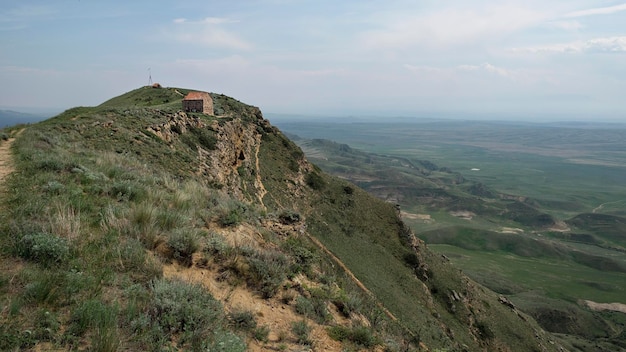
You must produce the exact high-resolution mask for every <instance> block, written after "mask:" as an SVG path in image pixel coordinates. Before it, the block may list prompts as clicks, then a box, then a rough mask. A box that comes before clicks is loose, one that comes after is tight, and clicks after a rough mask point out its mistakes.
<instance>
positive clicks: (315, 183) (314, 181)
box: [305, 172, 326, 190]
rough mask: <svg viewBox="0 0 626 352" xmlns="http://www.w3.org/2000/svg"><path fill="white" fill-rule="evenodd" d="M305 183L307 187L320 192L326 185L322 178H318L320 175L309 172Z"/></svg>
mask: <svg viewBox="0 0 626 352" xmlns="http://www.w3.org/2000/svg"><path fill="white" fill-rule="evenodd" d="M305 182H306V184H307V185H309V187H311V188H313V189H314V190H321V189H322V188H324V186H325V185H326V181H324V178H322V176H320V174H318V173H317V172H311V173H309V174H307V175H306V178H305Z"/></svg>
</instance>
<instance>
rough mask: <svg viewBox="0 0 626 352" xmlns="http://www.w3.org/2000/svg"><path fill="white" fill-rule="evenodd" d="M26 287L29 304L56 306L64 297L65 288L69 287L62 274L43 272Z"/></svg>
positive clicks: (26, 297) (25, 295) (38, 273)
mask: <svg viewBox="0 0 626 352" xmlns="http://www.w3.org/2000/svg"><path fill="white" fill-rule="evenodd" d="M35 275H36V276H34V277H33V278H32V281H31V282H30V283H29V284H28V285H26V287H25V290H24V296H23V297H24V298H25V299H26V300H27V301H29V302H36V303H44V304H49V305H54V304H55V303H57V301H58V300H59V299H60V298H61V297H62V295H63V292H62V291H63V290H62V289H63V286H66V285H67V282H66V281H67V280H66V277H65V275H63V273H61V272H50V271H41V272H36V273H35Z"/></svg>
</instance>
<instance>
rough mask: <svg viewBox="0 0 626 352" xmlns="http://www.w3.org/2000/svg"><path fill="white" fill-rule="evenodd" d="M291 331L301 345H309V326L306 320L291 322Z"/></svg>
mask: <svg viewBox="0 0 626 352" xmlns="http://www.w3.org/2000/svg"><path fill="white" fill-rule="evenodd" d="M291 332H292V333H293V334H294V336H295V337H296V341H297V342H298V343H299V344H301V345H311V340H310V338H309V334H310V333H311V327H310V326H309V324H307V322H306V321H304V320H300V321H296V322H294V323H292V324H291Z"/></svg>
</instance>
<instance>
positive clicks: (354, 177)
mask: <svg viewBox="0 0 626 352" xmlns="http://www.w3.org/2000/svg"><path fill="white" fill-rule="evenodd" d="M334 126H335V125H329V126H327V128H328V129H329V130H330V131H331V132H328V134H333V133H338V132H337V131H334V130H333V127H334ZM381 126H382V125H381V124H372V125H366V124H360V125H358V126H353V130H354V131H355V132H354V133H353V134H350V133H349V132H348V133H346V134H345V135H343V138H344V139H343V140H346V139H353V140H361V141H363V143H370V142H368V141H370V140H375V142H371V143H370V144H368V145H366V146H365V147H366V148H369V149H368V150H377V149H382V148H381V147H380V145H381V144H385V143H388V144H390V145H391V146H392V148H389V149H390V150H389V151H386V153H381V152H378V151H377V152H371V151H369V152H368V151H364V150H359V149H356V148H353V147H351V146H349V145H347V144H342V143H337V142H332V141H329V140H322V139H304V138H300V137H298V136H296V135H291V138H293V140H295V141H296V143H297V144H298V145H299V146H301V148H302V149H303V150H304V152H305V154H306V155H307V157H308V158H310V160H312V161H313V162H315V163H316V164H317V165H319V166H320V167H321V168H322V169H323V170H325V171H327V172H329V173H331V174H333V175H336V176H338V177H341V178H344V179H347V180H350V181H352V182H354V183H355V184H357V185H359V186H360V187H362V188H363V189H365V190H367V191H368V192H370V193H371V194H374V195H376V196H377V197H379V198H381V199H385V200H389V201H393V202H397V203H398V204H399V205H400V206H401V208H402V210H403V211H402V214H401V215H402V218H403V219H404V220H405V221H406V223H407V224H409V225H410V226H411V227H412V228H413V229H414V231H415V232H416V235H417V236H418V237H419V238H420V239H423V240H424V241H425V242H426V243H428V244H429V247H430V248H431V249H433V250H435V251H436V252H437V253H441V254H442V255H445V256H446V257H448V258H450V260H451V261H452V263H453V264H455V265H456V266H458V267H461V268H463V271H464V273H466V274H467V275H468V276H470V277H471V278H472V279H474V280H476V281H478V282H480V283H481V284H483V285H485V286H487V287H489V288H490V289H492V290H494V291H495V292H498V293H500V294H503V295H506V297H507V298H508V299H510V300H511V301H512V302H514V303H515V304H516V305H517V307H518V308H519V309H520V310H522V311H524V312H527V313H529V314H530V315H531V316H533V317H534V318H535V319H536V320H537V321H538V322H539V323H540V325H542V326H543V327H544V329H546V330H548V331H551V332H554V333H558V336H559V339H560V340H561V341H562V342H563V343H564V345H566V346H567V347H568V348H569V349H571V350H574V351H589V350H593V351H621V350H624V348H625V346H626V345H625V341H626V340H625V339H626V335H625V334H624V331H625V330H624V323H625V322H626V316H625V315H624V314H623V313H622V312H624V307H625V305H624V291H625V290H626V257H625V256H624V253H625V250H624V234H625V232H624V224H625V223H626V219H624V217H623V216H619V215H613V214H620V211H621V212H623V209H622V210H620V206H619V205H620V204H622V203H623V202H622V201H621V199H623V195H622V194H621V193H620V192H607V191H606V190H603V189H601V188H600V187H597V186H596V185H595V184H594V183H593V182H581V180H580V177H581V176H582V177H583V178H584V180H585V181H593V177H592V176H593V175H594V174H597V175H602V176H604V173H603V171H604V170H597V166H595V161H596V159H593V158H592V157H591V156H587V158H588V162H589V163H590V165H589V166H588V167H587V169H583V167H584V166H581V168H580V169H579V170H578V172H577V173H575V174H567V173H561V174H560V177H559V179H558V180H559V182H558V185H557V186H559V187H562V186H563V185H568V186H567V187H562V188H561V189H558V193H559V198H553V196H552V194H551V193H555V191H554V189H551V188H548V187H546V186H545V185H543V186H540V187H543V188H545V189H547V191H546V192H544V197H541V195H539V196H538V198H535V197H528V196H525V195H524V194H525V192H524V193H522V192H520V191H519V190H518V194H509V193H503V192H502V191H501V190H497V189H496V188H494V187H493V186H494V185H497V184H498V182H500V183H503V181H501V179H503V178H504V179H508V178H509V176H510V175H509V174H508V172H507V170H510V169H511V168H520V169H524V166H525V165H524V164H523V163H521V162H520V160H523V159H522V157H518V158H516V157H514V156H512V157H510V160H509V161H506V158H505V157H504V155H503V154H506V153H497V152H495V151H489V152H485V151H483V150H477V151H472V153H473V154H475V155H483V156H482V157H474V159H476V160H473V161H464V164H470V165H471V164H474V165H484V164H488V163H494V162H493V160H494V159H495V160H498V165H499V166H498V167H499V171H502V172H501V173H497V172H496V171H498V170H496V171H492V174H493V176H491V177H489V178H488V177H484V176H482V177H481V176H480V175H479V177H478V178H480V182H478V181H477V180H476V178H477V177H472V174H480V173H479V172H477V171H475V170H470V169H465V170H463V169H461V170H463V171H465V172H464V173H463V174H462V173H461V172H459V171H453V170H452V169H451V168H449V167H441V166H439V165H437V164H435V163H433V162H431V161H427V160H424V159H423V158H424V154H428V151H426V152H425V151H424V149H423V148H424V147H423V146H420V147H421V148H418V147H416V143H417V141H418V140H420V139H419V138H413V139H410V138H408V137H402V135H401V137H402V138H404V140H403V141H402V142H390V139H386V138H381V139H380V140H382V142H378V139H373V138H372V137H371V135H373V134H375V133H380V134H381V135H382V136H386V135H387V134H386V133H389V132H388V131H394V132H395V131H399V130H400V129H399V126H398V125H395V126H394V125H389V126H388V125H385V127H384V128H385V129H387V130H388V131H381V129H383V128H382V127H381ZM482 126H483V127H485V129H484V130H480V131H478V132H479V136H480V135H483V136H488V135H490V134H491V133H493V131H492V130H490V129H488V128H490V126H488V125H482ZM402 127H404V130H409V131H412V132H413V133H422V134H423V136H421V137H422V138H427V137H425V136H428V135H433V136H436V137H437V138H434V137H432V136H431V137H430V139H428V140H426V141H421V142H420V143H421V144H423V145H426V144H428V143H431V144H432V145H430V147H431V148H432V150H439V151H441V150H443V149H444V148H445V144H446V143H450V140H448V139H446V136H445V134H441V135H440V134H438V133H439V132H437V131H436V130H435V128H433V127H428V126H427V125H426V124H425V123H422V124H421V125H420V124H419V123H417V124H416V125H414V126H402ZM417 127H419V130H420V131H421V132H417V130H418V128H417ZM437 127H438V128H439V126H437ZM456 127H458V128H459V129H461V130H462V127H463V123H461V124H460V126H456ZM429 128H430V129H429ZM491 128H492V129H496V130H498V129H499V128H500V125H498V124H495V127H494V126H491ZM524 128H527V127H524ZM338 129H339V131H340V132H345V130H347V128H346V127H345V126H339V127H338ZM342 129H343V130H342ZM411 129H412V130H411ZM538 129H539V131H537V132H536V134H537V135H541V133H542V131H541V130H540V128H538ZM443 130H444V131H445V132H449V131H454V130H455V126H447V125H446V126H445V128H444V129H443ZM290 131H293V132H298V133H299V132H303V133H309V134H310V133H311V132H310V131H309V129H308V125H306V124H294V125H293V126H291V128H290ZM318 132H319V131H318ZM340 132H339V133H340ZM465 132H466V133H468V134H469V133H471V132H469V131H467V130H465ZM583 132H584V131H583ZM583 132H580V131H579V132H576V131H574V132H571V131H565V132H561V131H559V132H558V134H564V135H583V136H586V137H587V140H585V143H587V144H596V145H597V147H596V148H597V149H601V150H605V149H607V147H604V146H602V145H601V144H600V142H598V141H599V140H600V141H601V140H602V139H604V138H606V136H611V135H614V134H615V132H614V131H608V133H604V132H603V131H600V130H597V129H594V130H592V135H589V134H584V133H583ZM510 133H511V134H512V133H513V132H510ZM408 134H410V133H408V132H404V135H408ZM454 137H455V138H454V140H455V141H456V140H457V139H456V137H457V135H454ZM500 137H501V136H500V135H497V137H494V138H495V140H497V139H498V138H500ZM527 138H528V137H525V138H522V140H524V141H526V140H527ZM465 140H468V141H472V142H473V141H474V140H475V139H474V138H473V136H466V137H465ZM607 140H608V142H607V143H609V144H610V143H617V142H614V141H613V140H612V139H607ZM489 142H491V143H489ZM484 143H485V144H494V143H495V142H494V141H493V140H488V139H485V142H484ZM570 143H573V142H572V141H570ZM556 144H557V147H558V143H556ZM407 146H413V147H412V148H414V149H412V151H410V152H409V151H407V150H408V149H407ZM551 147H552V146H551ZM617 147H618V146H617V145H611V146H610V148H615V149H617ZM507 148H508V149H514V147H513V146H511V145H508V146H507ZM583 149H584V150H586V149H585V148H583ZM458 150H459V151H460V152H461V153H464V154H467V153H468V152H467V151H466V150H464V149H461V148H459V149H458ZM541 152H544V151H543V150H541ZM387 153H390V154H387ZM430 153H432V154H433V155H434V156H439V157H441V155H438V154H436V153H434V152H432V151H431V152H430ZM449 154H450V155H451V160H452V159H453V158H454V156H455V154H454V153H449ZM570 154H571V155H572V156H576V155H577V153H576V152H574V151H570ZM602 157H607V155H605V154H602ZM525 158H526V159H527V160H528V159H531V158H532V157H529V156H526V157H525ZM538 160H540V159H539V158H535V159H534V163H535V165H536V167H537V169H535V171H534V172H535V173H537V174H538V173H542V174H546V173H548V172H547V171H545V172H544V171H543V170H545V169H546V168H554V166H553V164H555V163H559V164H565V163H566V162H567V161H559V160H554V159H550V160H548V161H547V162H545V163H540V162H537V161H538ZM494 164H495V163H494ZM520 164H521V165H520ZM616 168H617V167H616ZM584 170H588V171H589V172H588V173H586V172H584ZM612 172H613V173H615V174H617V173H618V172H619V169H618V170H612ZM606 174H608V175H610V173H608V172H607V173H606ZM503 175H504V176H503ZM494 181H495V182H494ZM517 181H518V180H513V181H508V182H509V184H519V183H517ZM483 182H484V183H483ZM524 182H528V181H524ZM546 184H547V182H546ZM568 187H569V188H570V189H571V190H572V191H569V192H568V191H567V188H568ZM609 187H615V188H616V189H619V184H618V185H615V184H611V185H610V186H609ZM526 189H527V188H525V190H526ZM598 190H599V191H598ZM546 196H547V197H548V198H551V200H546ZM540 197H541V198H540ZM604 197H607V198H608V197H612V198H616V199H618V201H611V200H609V199H606V198H604ZM576 198H579V199H587V200H593V201H595V202H596V203H595V205H593V203H592V205H591V206H589V207H587V208H586V207H584V206H582V204H581V203H580V202H578V201H576V200H575V199H576ZM572 200H574V201H572ZM576 203H578V205H576ZM598 203H599V204H600V206H598V205H597V204H598ZM601 212H602V213H601ZM604 212H609V213H604ZM552 214H554V215H552ZM595 302H602V304H600V305H597V304H596V303H595ZM599 307H602V308H599Z"/></svg>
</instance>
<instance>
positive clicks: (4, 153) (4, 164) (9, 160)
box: [0, 130, 24, 192]
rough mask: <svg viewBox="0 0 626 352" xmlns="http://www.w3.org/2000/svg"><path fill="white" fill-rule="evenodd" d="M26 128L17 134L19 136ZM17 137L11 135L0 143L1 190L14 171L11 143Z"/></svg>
mask: <svg viewBox="0 0 626 352" xmlns="http://www.w3.org/2000/svg"><path fill="white" fill-rule="evenodd" d="M22 131H24V130H20V131H18V132H17V133H16V134H15V137H16V136H19V135H20V133H22ZM15 137H11V138H9V139H8V140H6V141H2V144H0V192H1V190H2V189H3V188H4V180H5V179H6V178H7V176H9V174H11V172H13V157H12V155H11V145H13V141H15Z"/></svg>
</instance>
